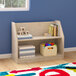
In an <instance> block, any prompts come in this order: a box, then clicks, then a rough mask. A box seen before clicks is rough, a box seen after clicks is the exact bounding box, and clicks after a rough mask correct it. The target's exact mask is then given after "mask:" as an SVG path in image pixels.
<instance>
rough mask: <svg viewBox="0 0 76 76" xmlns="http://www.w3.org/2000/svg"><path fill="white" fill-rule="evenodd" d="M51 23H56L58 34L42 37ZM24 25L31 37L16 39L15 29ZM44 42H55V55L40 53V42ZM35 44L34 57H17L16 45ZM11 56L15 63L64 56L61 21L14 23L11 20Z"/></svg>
mask: <svg viewBox="0 0 76 76" xmlns="http://www.w3.org/2000/svg"><path fill="white" fill-rule="evenodd" d="M51 23H57V24H58V25H59V27H58V31H59V36H49V37H44V36H43V34H44V33H45V32H48V27H49V25H50V24H51ZM21 26H24V27H25V28H26V30H28V31H30V33H31V34H32V35H33V38H32V39H23V40H18V38H17V31H18V28H19V27H21ZM46 42H55V43H56V44H57V47H58V49H57V55H56V56H48V57H44V56H42V55H40V44H41V43H46ZM28 44H29V45H30V44H32V45H35V47H36V49H35V50H36V56H35V57H32V58H30V57H25V58H19V50H18V47H19V46H20V45H28ZM12 58H13V60H14V61H16V62H17V63H24V62H26V63H28V62H37V61H46V60H52V59H62V58H64V34H63V30H62V27H61V22H60V21H59V20H56V21H49V22H27V23H26V22H25V23H15V22H12Z"/></svg>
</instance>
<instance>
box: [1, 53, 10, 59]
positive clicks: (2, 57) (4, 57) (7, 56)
mask: <svg viewBox="0 0 76 76" xmlns="http://www.w3.org/2000/svg"><path fill="white" fill-rule="evenodd" d="M7 58H11V54H0V59H7Z"/></svg>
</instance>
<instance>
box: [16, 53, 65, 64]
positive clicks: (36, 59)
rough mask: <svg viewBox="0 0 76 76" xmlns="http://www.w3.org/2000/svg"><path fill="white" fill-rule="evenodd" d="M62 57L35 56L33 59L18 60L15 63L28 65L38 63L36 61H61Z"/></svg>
mask: <svg viewBox="0 0 76 76" xmlns="http://www.w3.org/2000/svg"><path fill="white" fill-rule="evenodd" d="M62 58H64V56H63V55H62V54H57V55H56V56H42V55H40V54H36V56H35V57H25V58H19V59H18V61H17V63H24V62H26V63H29V62H38V61H46V60H54V59H62Z"/></svg>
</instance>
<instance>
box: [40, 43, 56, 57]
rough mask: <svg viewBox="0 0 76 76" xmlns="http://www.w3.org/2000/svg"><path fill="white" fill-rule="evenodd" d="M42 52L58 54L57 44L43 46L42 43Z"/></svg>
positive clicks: (43, 53)
mask: <svg viewBox="0 0 76 76" xmlns="http://www.w3.org/2000/svg"><path fill="white" fill-rule="evenodd" d="M40 53H41V55H43V56H56V55H57V45H54V46H45V47H44V46H43V45H42V44H41V45H40Z"/></svg>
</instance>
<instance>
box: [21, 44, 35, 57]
mask: <svg viewBox="0 0 76 76" xmlns="http://www.w3.org/2000/svg"><path fill="white" fill-rule="evenodd" d="M33 56H35V46H33V45H24V46H19V57H20V58H23V57H33Z"/></svg>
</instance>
